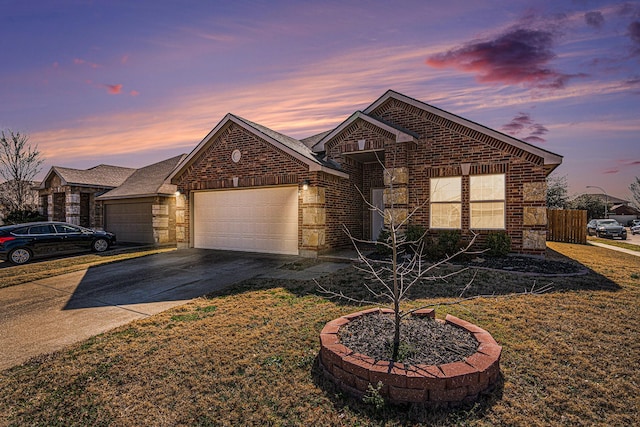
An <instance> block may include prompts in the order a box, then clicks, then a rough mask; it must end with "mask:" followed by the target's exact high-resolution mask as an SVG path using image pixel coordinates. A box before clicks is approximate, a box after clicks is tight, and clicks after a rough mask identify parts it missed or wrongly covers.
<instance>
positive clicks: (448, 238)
mask: <svg viewBox="0 0 640 427" xmlns="http://www.w3.org/2000/svg"><path fill="white" fill-rule="evenodd" d="M461 246H462V242H461V234H460V230H444V231H440V232H438V234H437V235H436V236H429V237H427V240H426V241H425V247H424V252H425V256H426V257H427V258H428V259H430V260H433V261H438V260H441V259H443V258H445V257H447V256H451V255H453V254H455V253H456V252H458V251H459V250H460V247H461Z"/></svg>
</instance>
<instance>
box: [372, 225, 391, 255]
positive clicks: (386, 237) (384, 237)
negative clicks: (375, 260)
mask: <svg viewBox="0 0 640 427" xmlns="http://www.w3.org/2000/svg"><path fill="white" fill-rule="evenodd" d="M390 239H391V232H390V231H389V230H388V229H386V228H383V229H382V230H380V234H379V235H378V242H381V243H388V244H390V243H391V240H390ZM391 252H392V251H391V249H390V248H388V247H387V246H385V245H376V253H378V254H380V255H390V254H391Z"/></svg>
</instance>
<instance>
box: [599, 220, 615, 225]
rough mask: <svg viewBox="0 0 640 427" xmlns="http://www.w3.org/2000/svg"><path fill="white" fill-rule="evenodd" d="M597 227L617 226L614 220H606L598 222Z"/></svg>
mask: <svg viewBox="0 0 640 427" xmlns="http://www.w3.org/2000/svg"><path fill="white" fill-rule="evenodd" d="M598 225H618V222H617V221H616V220H615V219H607V220H604V221H598Z"/></svg>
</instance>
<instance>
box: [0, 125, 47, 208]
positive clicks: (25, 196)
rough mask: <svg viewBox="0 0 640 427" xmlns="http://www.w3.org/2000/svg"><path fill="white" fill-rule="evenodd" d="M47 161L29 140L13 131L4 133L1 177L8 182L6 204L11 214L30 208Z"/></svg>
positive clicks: (0, 145) (0, 141)
mask: <svg viewBox="0 0 640 427" xmlns="http://www.w3.org/2000/svg"><path fill="white" fill-rule="evenodd" d="M42 162H43V159H42V155H41V154H40V151H38V147H37V146H32V145H31V144H30V143H29V137H28V136H27V135H24V134H21V133H20V132H13V131H11V130H7V131H4V130H3V131H1V132H0V177H2V178H3V179H4V181H5V183H4V185H3V187H4V190H5V194H3V196H4V197H3V198H4V202H5V203H7V204H8V205H9V210H10V211H24V210H26V209H28V208H30V206H28V205H29V203H30V202H31V199H32V197H31V195H30V193H31V192H32V185H33V184H32V181H33V179H34V178H35V176H36V175H37V174H38V172H40V165H42Z"/></svg>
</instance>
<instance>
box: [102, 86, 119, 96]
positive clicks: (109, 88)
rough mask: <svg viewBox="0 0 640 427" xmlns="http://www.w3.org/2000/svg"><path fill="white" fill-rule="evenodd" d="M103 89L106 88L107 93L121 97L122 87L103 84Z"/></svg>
mask: <svg viewBox="0 0 640 427" xmlns="http://www.w3.org/2000/svg"><path fill="white" fill-rule="evenodd" d="M102 87H104V88H106V89H107V92H109V93H110V94H111V95H119V94H120V92H122V85H108V84H103V85H102Z"/></svg>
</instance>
